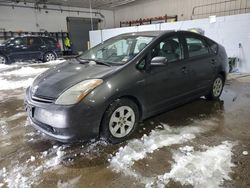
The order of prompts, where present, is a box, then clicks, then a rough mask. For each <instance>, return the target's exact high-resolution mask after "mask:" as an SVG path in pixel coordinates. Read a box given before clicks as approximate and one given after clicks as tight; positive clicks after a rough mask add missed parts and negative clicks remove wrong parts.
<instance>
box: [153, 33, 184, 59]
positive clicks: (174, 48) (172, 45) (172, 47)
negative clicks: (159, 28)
mask: <svg viewBox="0 0 250 188" xmlns="http://www.w3.org/2000/svg"><path fill="white" fill-rule="evenodd" d="M154 57H166V58H167V61H168V62H174V61H177V60H180V59H181V57H182V50H181V45H180V42H179V39H178V38H177V37H169V38H167V39H165V40H164V41H162V42H160V43H159V44H158V45H157V46H156V47H155V48H154V49H153V50H152V58H154Z"/></svg>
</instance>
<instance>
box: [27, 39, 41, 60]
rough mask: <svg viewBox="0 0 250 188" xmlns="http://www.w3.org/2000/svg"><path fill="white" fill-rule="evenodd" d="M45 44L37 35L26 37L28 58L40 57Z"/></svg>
mask: <svg viewBox="0 0 250 188" xmlns="http://www.w3.org/2000/svg"><path fill="white" fill-rule="evenodd" d="M44 46H45V44H44V43H43V41H42V40H41V39H40V38H39V37H27V47H28V50H27V57H28V58H29V59H41V58H42V55H43V48H44Z"/></svg>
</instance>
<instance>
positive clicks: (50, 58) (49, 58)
mask: <svg viewBox="0 0 250 188" xmlns="http://www.w3.org/2000/svg"><path fill="white" fill-rule="evenodd" d="M53 60H56V56H55V54H54V53H52V52H47V53H46V54H45V55H44V61H45V62H49V61H53Z"/></svg>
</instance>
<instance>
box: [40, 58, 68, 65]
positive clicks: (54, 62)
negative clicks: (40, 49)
mask: <svg viewBox="0 0 250 188" xmlns="http://www.w3.org/2000/svg"><path fill="white" fill-rule="evenodd" d="M65 61H66V60H65V59H57V60H54V61H49V62H47V63H43V65H57V64H61V63H64V62H65Z"/></svg>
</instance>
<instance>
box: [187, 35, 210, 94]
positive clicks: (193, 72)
mask: <svg viewBox="0 0 250 188" xmlns="http://www.w3.org/2000/svg"><path fill="white" fill-rule="evenodd" d="M184 38H185V40H184V44H185V45H184V46H185V52H186V58H185V62H186V63H187V64H188V66H189V68H190V70H189V71H190V76H191V78H190V79H191V80H192V83H193V84H192V86H191V87H192V91H193V92H202V91H203V90H206V89H207V88H208V87H209V86H210V84H211V81H212V79H213V75H214V71H215V69H214V65H215V62H214V61H215V60H214V58H213V56H212V55H211V53H210V49H209V47H208V44H207V41H206V39H205V38H204V37H202V36H199V35H196V34H192V33H185V34H184Z"/></svg>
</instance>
